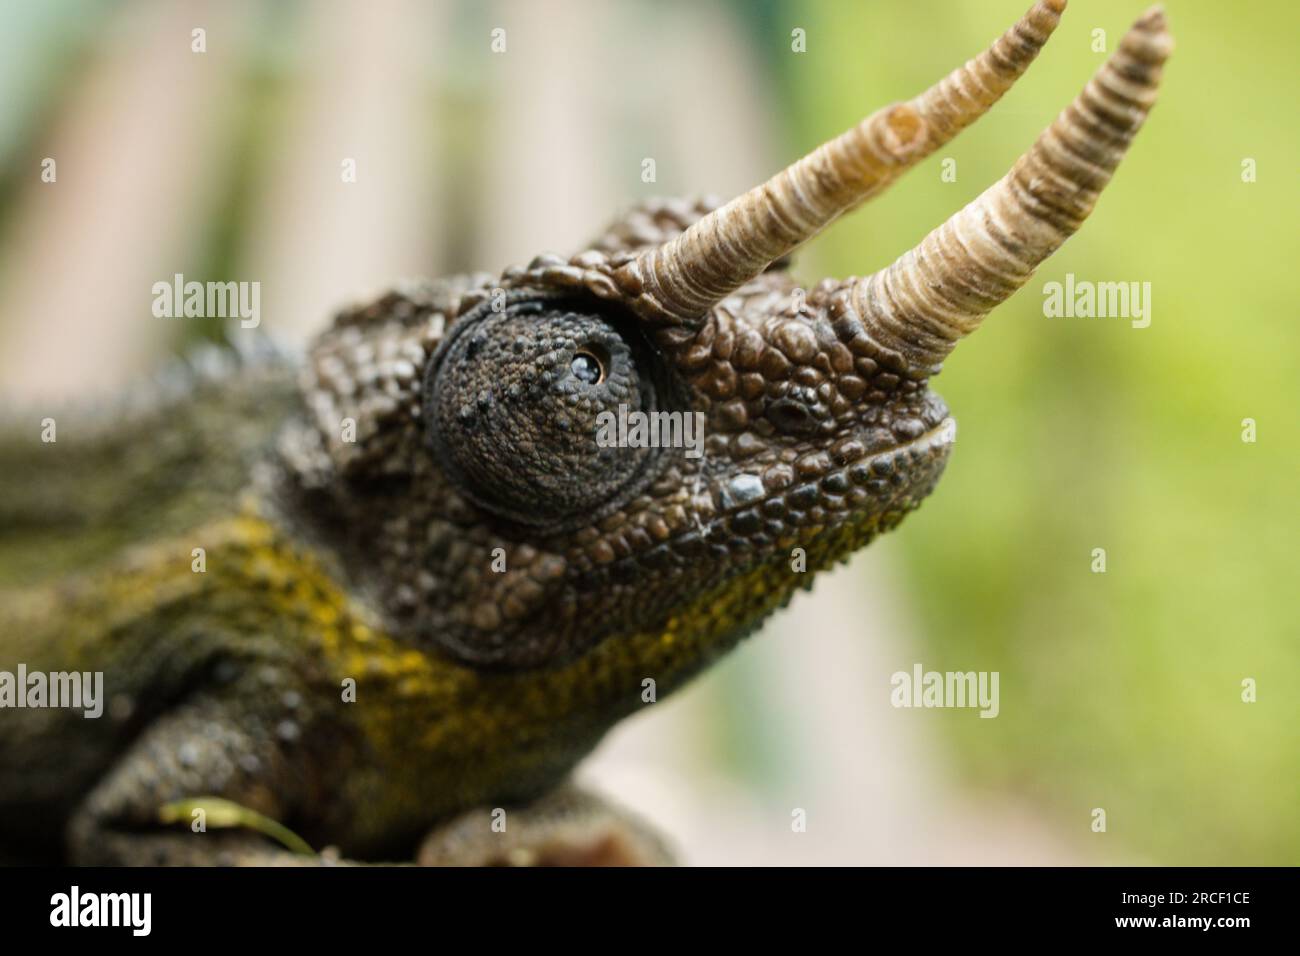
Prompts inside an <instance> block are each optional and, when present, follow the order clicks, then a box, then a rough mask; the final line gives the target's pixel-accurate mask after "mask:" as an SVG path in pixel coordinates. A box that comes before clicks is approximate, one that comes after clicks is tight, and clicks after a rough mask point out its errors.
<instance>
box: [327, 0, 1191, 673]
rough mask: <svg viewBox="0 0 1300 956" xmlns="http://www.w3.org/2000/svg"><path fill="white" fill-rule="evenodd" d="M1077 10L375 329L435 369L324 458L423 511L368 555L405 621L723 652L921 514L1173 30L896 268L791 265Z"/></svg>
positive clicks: (1111, 66) (374, 490)
mask: <svg viewBox="0 0 1300 956" xmlns="http://www.w3.org/2000/svg"><path fill="white" fill-rule="evenodd" d="M1063 8H1064V0H1040V2H1038V3H1036V4H1035V5H1034V6H1033V7H1032V8H1031V9H1030V10H1029V11H1028V12H1027V13H1026V14H1025V15H1024V17H1022V18H1021V20H1020V21H1019V22H1017V23H1016V24H1015V25H1014V26H1013V27H1012V28H1011V29H1010V30H1008V31H1007V32H1006V33H1005V34H1004V35H1003V36H1002V37H1000V38H999V39H998V40H997V41H995V42H994V43H993V44H992V46H991V47H990V48H989V49H988V50H987V51H985V52H984V53H983V54H981V55H980V56H979V57H977V58H976V59H974V60H971V61H970V62H969V63H967V64H966V65H965V66H964V67H962V68H960V69H958V70H956V71H954V72H953V73H952V74H950V75H949V76H948V77H946V78H945V79H943V80H942V81H941V82H940V83H938V84H936V85H935V86H934V87H932V88H931V89H929V90H927V91H925V92H924V93H922V94H921V95H919V96H917V97H915V98H914V99H912V100H910V101H907V102H903V103H898V104H895V105H893V106H889V107H886V108H884V109H882V110H880V111H878V112H876V113H874V114H872V115H871V116H869V117H867V118H866V119H865V120H863V121H862V122H861V123H859V124H858V125H856V126H854V127H853V128H852V129H850V130H848V131H847V132H845V133H844V134H842V135H841V136H839V137H837V138H835V139H833V140H831V141H829V142H828V143H826V144H824V145H822V146H821V147H819V148H818V149H816V150H815V151H813V152H812V153H810V154H809V155H808V156H806V157H804V158H802V159H800V160H798V161H797V162H795V163H794V164H793V165H791V166H789V167H788V168H787V169H785V170H783V171H781V172H780V173H778V174H777V175H776V176H774V177H773V178H772V179H771V180H769V181H768V182H767V183H765V184H763V185H762V186H759V187H758V188H756V189H754V190H753V191H751V192H749V193H747V194H745V195H742V196H740V197H739V198H737V199H735V200H733V201H732V202H730V203H727V204H726V205H723V206H720V207H716V208H715V207H712V206H711V205H699V204H697V205H692V204H687V203H672V202H668V203H661V204H657V205H648V206H644V207H641V208H639V209H638V210H636V211H635V212H634V213H632V214H630V215H629V216H628V217H626V218H625V219H623V220H622V221H620V222H618V223H616V224H615V225H614V226H613V227H612V228H611V229H610V230H609V231H608V232H607V233H606V234H605V235H604V236H603V237H602V238H601V239H599V240H598V241H597V242H596V243H595V244H594V245H593V246H592V247H591V248H589V249H586V250H583V251H581V252H579V253H578V254H576V255H573V256H570V257H560V256H554V255H543V256H539V257H538V258H536V259H535V260H533V262H531V263H530V264H529V265H528V266H527V267H523V268H514V269H509V270H507V271H506V273H505V274H504V275H503V276H502V277H501V279H500V280H499V281H497V282H495V283H493V282H490V281H481V282H477V283H469V284H467V286H466V288H465V289H464V290H463V291H462V292H460V293H458V294H457V295H456V296H455V297H454V301H453V300H449V302H448V304H447V306H446V308H445V309H443V310H442V311H443V313H444V315H445V319H446V321H445V322H443V321H437V322H434V321H432V320H423V319H421V314H419V313H418V312H417V313H416V314H415V315H414V317H412V316H411V315H407V316H405V317H404V318H403V319H402V320H401V321H400V322H396V323H393V322H388V323H383V322H380V323H375V324H374V326H373V328H367V327H365V326H363V327H362V328H361V329H360V330H359V331H358V330H357V329H356V328H352V329H351V331H350V333H349V334H350V335H351V336H352V337H353V338H354V339H356V338H360V339H362V340H364V339H365V338H366V336H370V338H371V339H372V341H369V342H368V344H367V346H366V348H367V352H366V354H368V355H369V356H370V357H371V358H372V359H373V358H374V356H376V355H378V354H381V353H384V352H385V350H387V352H388V353H391V354H398V353H401V354H409V355H411V356H413V357H418V358H420V359H422V362H421V363H420V364H421V366H422V367H421V368H420V369H419V370H418V371H417V372H416V374H415V375H414V376H413V377H410V376H408V377H407V378H406V379H404V380H403V382H402V383H401V384H399V385H398V386H395V387H394V388H393V389H390V390H389V394H387V395H386V396H385V397H384V400H383V401H382V402H380V403H379V412H378V413H368V414H367V413H366V412H365V409H359V413H360V414H362V415H363V416H364V427H363V428H362V429H361V433H360V434H359V435H358V440H357V443H356V444H355V445H353V446H352V447H350V448H347V447H343V446H341V445H340V444H339V443H338V442H332V443H331V444H330V449H329V450H330V455H331V457H332V459H333V462H332V465H331V468H332V472H333V474H334V475H336V476H341V477H342V479H343V480H346V481H348V482H350V483H351V486H352V488H353V489H354V491H355V490H356V489H360V491H361V492H362V493H363V494H371V495H374V496H377V497H379V496H386V497H387V499H388V500H390V501H391V500H392V499H393V496H400V498H401V501H400V502H398V501H392V504H391V506H390V507H389V508H388V511H387V513H390V514H392V515H393V516H394V517H393V519H392V520H391V522H389V523H388V524H386V525H385V527H383V528H380V529H368V530H367V533H366V534H365V535H364V538H365V540H364V541H360V542H359V544H358V546H359V547H361V548H363V550H364V551H365V554H366V558H365V560H364V561H363V562H361V563H362V565H364V568H365V571H364V572H363V573H364V574H366V575H369V576H370V577H371V579H372V580H373V584H374V587H375V588H376V589H377V590H378V592H379V593H380V594H381V595H382V600H381V602H380V603H381V604H382V606H383V607H384V608H385V610H386V613H388V614H389V615H390V616H391V618H392V625H393V627H394V628H396V629H397V630H399V631H403V630H404V631H408V632H411V633H414V634H417V635H419V636H421V637H422V638H424V639H426V640H428V641H432V642H434V643H436V644H437V645H438V646H439V647H441V648H442V649H443V650H444V651H445V652H448V653H450V654H451V655H452V656H453V657H454V658H456V659H457V660H458V661H460V662H461V663H464V664H469V665H472V666H475V667H498V668H514V669H518V668H535V667H553V666H557V665H561V664H564V663H566V662H571V661H573V660H575V659H576V658H579V657H581V656H582V655H584V654H586V653H587V652H588V651H589V650H590V649H592V648H594V647H596V646H599V645H601V644H602V643H604V642H608V641H616V640H618V639H619V638H620V637H621V636H626V635H628V634H631V633H633V632H635V633H638V634H645V633H657V634H660V635H665V634H672V633H675V631H674V628H675V627H676V625H675V624H674V623H673V622H672V621H669V620H668V618H669V617H673V616H677V617H680V616H681V615H682V614H683V613H688V614H695V615H697V618H698V620H697V621H696V622H695V623H694V624H692V630H693V631H694V632H698V633H702V634H704V635H706V638H707V639H708V640H711V641H713V642H714V644H712V645H708V646H703V647H701V649H700V651H699V653H698V654H697V656H698V657H700V658H704V659H707V658H708V657H710V656H711V655H712V653H713V649H714V646H715V645H716V646H717V647H721V646H723V645H725V643H726V640H727V639H734V638H735V637H737V636H738V635H739V634H741V633H743V632H744V631H745V630H747V629H748V628H750V627H752V626H753V625H754V624H756V623H757V621H758V619H759V618H761V616H762V615H763V614H765V613H766V612H767V611H769V610H771V609H772V608H773V607H776V606H778V605H779V604H781V603H783V602H784V601H785V600H787V599H788V598H789V596H790V594H791V593H792V592H793V591H794V589H795V588H797V587H799V586H801V585H806V584H807V582H808V581H809V580H810V579H811V576H812V575H813V573H815V572H816V571H817V570H819V569H820V568H823V567H826V566H827V565H829V564H831V563H833V562H834V561H836V560H840V559H842V558H844V557H846V556H847V555H848V554H849V553H850V552H852V551H853V550H855V549H856V548H858V547H860V546H862V545H863V544H865V543H866V542H867V541H868V540H870V538H871V537H873V536H874V535H875V534H877V533H878V532H880V531H882V530H886V529H888V528H891V527H893V526H894V525H896V524H897V523H898V522H899V521H900V520H901V519H902V517H903V516H904V515H905V514H906V513H907V512H909V511H910V510H912V509H913V508H915V507H917V505H918V504H919V503H920V501H921V500H922V499H923V498H924V497H925V496H926V495H927V494H928V493H929V492H930V490H931V489H932V488H933V486H934V484H935V482H936V481H937V480H938V477H939V475H940V474H941V472H942V470H943V467H944V464H945V462H946V460H947V457H948V454H949V452H950V450H951V447H952V443H953V440H954V437H955V426H954V423H953V421H952V419H951V418H950V417H949V414H948V410H947V408H946V406H945V405H944V403H943V401H942V400H941V399H940V398H939V397H938V396H937V395H935V394H934V393H933V392H932V391H931V390H930V388H929V382H930V379H931V378H932V377H933V376H934V375H935V374H937V373H938V372H939V371H940V368H941V365H942V363H943V361H944V359H945V358H946V357H947V356H948V354H949V353H950V352H951V351H952V350H953V348H954V347H955V346H956V344H957V342H958V341H959V340H960V339H961V338H962V337H963V336H965V335H967V334H969V333H971V332H972V331H973V330H974V329H975V328H976V327H977V326H978V325H979V324H980V322H981V320H982V319H983V317H984V316H985V315H986V314H987V313H988V312H990V311H991V310H992V309H993V308H994V307H995V306H997V305H998V304H999V303H1000V302H1002V301H1004V300H1005V299H1007V298H1008V297H1009V296H1010V295H1011V294H1012V293H1013V292H1015V291H1016V290H1017V289H1018V288H1019V287H1020V286H1021V285H1023V284H1024V283H1025V282H1026V281H1028V279H1029V277H1030V276H1031V274H1032V273H1033V271H1034V269H1035V268H1036V267H1037V265H1038V264H1039V263H1040V262H1042V261H1043V260H1044V259H1046V258H1047V257H1048V256H1049V255H1050V254H1051V253H1052V252H1054V251H1055V250H1056V249H1057V248H1058V247H1059V246H1060V245H1061V244H1062V243H1063V242H1064V241H1065V240H1066V239H1067V238H1068V237H1069V236H1070V235H1071V234H1072V233H1073V232H1074V231H1075V230H1076V229H1078V228H1079V226H1080V225H1081V224H1082V222H1083V220H1084V219H1085V218H1086V217H1087V215H1088V214H1089V213H1090V212H1091V210H1092V208H1093V205H1094V203H1095V202H1096V200H1097V198H1098V196H1099V194H1100V192H1101V190H1102V188H1103V187H1104V186H1105V185H1106V183H1107V182H1108V181H1109V179H1110V177H1111V174H1112V173H1113V172H1114V170H1115V168H1116V167H1117V165H1118V163H1119V161H1120V159H1121V157H1122V156H1123V154H1124V152H1125V150H1126V149H1127V147H1128V145H1129V143H1130V142H1131V140H1132V138H1133V137H1134V135H1135V134H1136V132H1137V130H1138V128H1139V127H1140V126H1141V125H1142V123H1143V121H1144V119H1145V117H1146V115H1147V112H1148V110H1149V109H1150V108H1151V106H1152V105H1153V103H1154V101H1155V95H1156V87H1157V84H1158V81H1159V77H1160V73H1161V66H1162V64H1163V62H1164V60H1165V58H1166V56H1167V55H1168V53H1169V51H1170V49H1171V46H1172V41H1171V40H1170V38H1169V35H1168V33H1167V32H1166V27H1165V21H1164V16H1163V14H1162V12H1161V11H1160V10H1159V8H1154V9H1152V10H1151V11H1148V12H1147V13H1146V14H1145V15H1143V17H1141V18H1140V19H1139V20H1138V21H1137V23H1136V24H1135V25H1134V26H1133V28H1132V29H1131V30H1130V31H1129V32H1128V34H1127V35H1126V36H1125V37H1124V38H1123V40H1122V41H1121V44H1120V46H1119V48H1118V49H1117V50H1116V51H1115V53H1114V54H1113V55H1112V56H1111V57H1110V59H1109V60H1108V61H1107V62H1106V63H1105V64H1103V66H1102V67H1101V68H1100V69H1099V70H1098V72H1097V73H1096V75H1095V76H1094V77H1093V78H1092V80H1091V81H1090V82H1089V84H1088V85H1087V87H1086V88H1085V89H1084V90H1083V92H1082V93H1081V94H1080V95H1079V96H1078V98H1077V99H1076V100H1075V101H1074V102H1073V103H1072V104H1071V105H1070V106H1069V107H1068V108H1067V109H1066V110H1065V111H1064V112H1063V113H1061V115H1060V116H1059V117H1058V118H1057V119H1056V121H1055V122H1054V123H1053V124H1052V125H1051V126H1050V127H1049V128H1048V129H1047V130H1046V131H1044V133H1043V134H1042V135H1041V136H1040V137H1039V139H1038V141H1037V142H1036V143H1035V144H1034V145H1033V146H1032V148H1031V149H1030V150H1029V151H1028V152H1027V153H1026V154H1025V155H1024V156H1022V157H1021V158H1020V160H1019V161H1018V162H1017V163H1016V164H1015V165H1014V167H1013V168H1012V169H1011V171H1010V172H1009V173H1008V174H1007V175H1006V176H1005V177H1004V178H1003V179H1002V180H1000V181H999V182H997V183H996V184H994V185H993V186H992V187H991V188H990V189H988V190H987V191H986V192H985V193H984V194H983V195H981V196H979V197H978V198H977V199H975V200H974V201H973V202H972V203H971V204H970V205H968V206H967V207H966V208H965V209H963V210H961V211H960V212H958V213H957V214H956V215H954V216H953V217H952V218H951V219H949V220H948V221H947V222H946V223H945V224H943V225H942V226H940V227H939V228H938V229H936V230H934V231H933V232H931V233H930V234H929V235H928V236H927V237H926V238H925V239H923V240H922V241H921V243H920V244H919V245H918V246H917V247H916V248H914V249H912V250H911V251H909V252H907V253H905V254H904V255H903V256H902V257H900V258H899V259H898V260H897V261H896V262H894V263H893V264H892V265H890V266H888V267H886V268H884V269H882V270H881V271H879V272H877V273H875V274H874V275H870V276H866V277H851V278H847V279H843V280H831V279H828V280H823V281H822V282H820V283H817V284H816V285H813V286H811V287H807V288H805V287H802V286H800V285H798V284H797V283H796V282H795V281H794V280H793V279H792V278H791V277H790V276H789V274H788V273H787V271H786V270H785V257H786V256H787V255H788V254H789V253H790V252H791V251H792V250H793V249H795V248H796V247H797V246H798V245H800V244H801V243H803V242H804V241H806V240H807V239H809V238H811V237H812V236H813V235H815V234H816V233H818V232H819V231H820V230H822V229H823V228H825V227H826V226H827V225H829V224H830V223H832V222H833V221H834V220H835V219H836V218H837V217H838V216H840V215H841V214H843V213H845V212H847V211H849V210H852V209H854V208H855V207H857V206H858V205H859V204H861V203H862V202H863V201H864V200H866V199H868V198H870V197H872V196H873V195H875V194H876V193H878V192H880V191H881V190H882V189H884V188H885V187H886V186H888V185H889V184H890V183H891V182H892V181H893V180H894V179H896V178H897V177H898V176H900V175H901V174H902V173H903V172H904V171H906V170H907V169H908V168H910V167H911V166H914V165H915V164H917V163H918V162H919V161H920V160H922V159H923V158H925V157H926V156H928V155H930V154H931V153H933V152H934V150H936V149H938V148H939V147H940V146H942V145H943V144H944V143H946V142H947V141H948V140H949V139H951V138H952V137H953V136H955V135H956V134H957V133H958V132H960V130H961V129H963V128H964V127H965V126H966V125H968V124H969V123H971V122H973V121H974V120H975V119H977V118H978V117H979V116H980V115H982V114H983V113H984V112H985V111H987V110H988V109H989V108H990V107H991V106H992V105H993V103H995V102H996V101H997V99H998V98H999V97H1000V96H1001V95H1002V94H1003V93H1004V92H1005V91H1006V90H1007V89H1009V88H1010V86H1011V85H1012V84H1013V83H1014V82H1015V80H1016V79H1017V78H1018V77H1019V76H1020V75H1021V74H1022V73H1023V72H1024V71H1025V69H1026V68H1027V67H1028V66H1029V64H1030V63H1031V62H1032V60H1033V59H1034V57H1035V56H1036V55H1037V53H1038V51H1039V50H1040V48H1041V47H1042V45H1043V43H1044V42H1045V41H1046V40H1047V38H1048V36H1049V35H1050V33H1051V31H1052V30H1053V29H1054V28H1055V26H1056V24H1057V22H1058V19H1059V16H1060V14H1061V11H1062V10H1063ZM338 335H339V331H338V330H337V329H336V330H334V331H333V332H331V333H329V334H327V335H326V336H325V338H324V339H323V340H322V344H321V345H320V346H319V347H318V350H317V353H316V355H315V369H316V372H317V376H316V385H317V388H318V390H319V391H324V392H326V393H329V394H330V396H331V397H330V398H328V400H326V401H325V404H324V405H323V406H321V407H318V408H317V412H318V420H319V422H320V424H321V428H322V431H324V430H325V429H326V427H327V425H328V426H329V427H334V426H335V425H336V423H337V421H338V418H339V415H340V406H346V405H347V403H348V401H349V398H348V390H347V389H341V388H334V389H333V390H332V391H331V390H330V389H328V388H324V386H323V385H322V382H326V384H328V383H327V381H326V380H327V379H329V378H330V377H331V376H332V377H333V378H335V379H337V378H339V377H340V376H339V375H338V374H337V369H336V366H338V365H339V363H341V362H344V361H347V359H346V358H345V357H344V353H343V351H342V350H341V349H340V348H339V347H338V342H339V338H338ZM381 340H382V341H381ZM385 342H387V344H385ZM393 342H396V343H397V344H392V343H393ZM403 350H405V351H403ZM347 354H349V355H352V354H355V349H353V350H352V351H351V352H349V353H347ZM331 369H334V370H335V371H333V372H330V373H329V375H327V374H325V372H326V371H329V370H331ZM322 370H325V371H322ZM353 377H355V376H353ZM352 392H353V394H354V398H353V399H352V401H353V402H354V403H355V402H356V401H360V399H356V398H355V394H357V390H356V389H355V388H353V389H352ZM318 404H319V403H318ZM365 513H369V514H374V513H375V511H374V510H371V511H369V512H365ZM800 572H803V573H800ZM683 609H691V610H687V611H683ZM683 630H685V629H683Z"/></svg>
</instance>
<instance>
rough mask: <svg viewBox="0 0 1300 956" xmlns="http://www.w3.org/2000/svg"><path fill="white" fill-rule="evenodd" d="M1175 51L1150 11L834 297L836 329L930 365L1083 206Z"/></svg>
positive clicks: (921, 368) (1101, 183) (1086, 208)
mask: <svg viewBox="0 0 1300 956" xmlns="http://www.w3.org/2000/svg"><path fill="white" fill-rule="evenodd" d="M1172 49H1173V38H1172V37H1170V35H1169V32H1168V28H1167V25H1166V23H1165V16H1164V12H1163V10H1162V9H1161V8H1160V7H1158V6H1157V7H1152V8H1151V9H1150V10H1148V11H1147V12H1146V13H1145V14H1143V15H1142V17H1141V18H1139V19H1138V21H1137V22H1136V23H1135V24H1134V25H1133V27H1132V28H1131V29H1130V30H1129V32H1128V33H1127V34H1126V35H1125V36H1124V38H1123V40H1121V41H1120V46H1119V49H1118V50H1116V51H1115V53H1114V55H1113V56H1111V57H1110V59H1109V60H1107V61H1106V62H1105V63H1104V64H1102V66H1101V68H1100V69H1099V70H1098V71H1097V73H1096V74H1095V75H1094V76H1093V78H1092V80H1091V81H1090V82H1089V83H1088V85H1087V86H1086V87H1084V89H1083V92H1082V93H1080V94H1079V96H1078V97H1077V98H1076V99H1075V101H1074V102H1073V103H1072V104H1071V105H1070V106H1069V107H1068V108H1067V109H1066V110H1065V111H1064V112H1063V113H1061V115H1060V116H1059V117H1057V119H1056V121H1055V122H1054V123H1053V124H1052V125H1051V126H1049V127H1048V128H1047V129H1046V130H1044V131H1043V133H1042V135H1041V136H1039V137H1038V141H1037V142H1035V143H1034V145H1033V147H1032V148H1031V149H1030V150H1029V152H1027V153H1026V154H1025V155H1024V156H1022V157H1020V159H1019V160H1018V161H1017V162H1016V164H1015V166H1013V167H1012V169H1011V171H1010V172H1009V173H1007V175H1006V176H1005V177H1003V178H1002V179H1001V180H1000V181H999V182H997V183H996V184H994V185H993V186H992V187H991V188H989V189H988V190H986V191H985V192H984V193H983V194H982V195H981V196H979V197H978V198H977V199H975V201H974V202H972V203H971V204H970V205H968V206H967V207H966V208H965V209H963V210H962V211H961V212H959V213H957V214H956V215H955V216H953V217H952V218H951V219H949V220H948V221H947V222H946V223H944V224H943V225H942V226H940V227H939V228H938V229H936V230H934V231H933V232H931V233H930V234H929V235H928V236H926V237H925V238H924V239H923V240H921V243H920V245H918V246H917V247H916V248H914V249H912V250H911V251H910V252H907V253H905V254H904V255H903V256H902V257H901V258H900V259H899V260H898V261H897V262H895V263H894V264H893V265H891V266H889V267H888V268H886V269H883V270H881V271H880V272H877V273H875V274H874V275H871V276H868V277H866V278H855V279H849V280H846V281H845V282H844V284H843V285H841V287H840V288H839V289H837V290H836V291H835V292H834V293H833V298H832V306H831V309H832V317H833V320H834V322H835V324H836V328H837V332H839V333H840V334H841V335H847V336H848V337H854V336H856V335H860V334H863V333H865V334H866V335H867V336H869V337H870V338H871V339H872V340H873V341H874V342H875V343H876V344H877V345H879V346H882V347H884V348H886V349H891V350H893V351H896V352H898V353H900V354H901V355H902V356H903V358H904V359H906V361H907V363H908V365H909V367H911V368H913V369H915V370H916V371H918V372H922V373H925V374H933V373H935V372H937V371H938V370H939V368H940V364H941V363H942V362H943V359H944V358H945V357H946V356H947V355H948V353H949V352H951V351H952V350H953V348H954V347H955V346H956V344H957V341H958V340H959V339H961V338H962V337H963V336H965V335H969V334H970V333H971V332H973V331H974V330H975V329H976V328H977V327H978V326H979V324H980V321H981V320H982V319H983V318H984V316H985V315H987V314H988V313H989V311H991V310H992V309H993V308H994V307H995V306H997V305H998V304H999V303H1001V302H1003V301H1005V300H1006V299H1008V298H1009V297H1010V296H1011V294H1012V293H1014V292H1015V291H1016V290H1017V289H1019V288H1020V287H1021V286H1022V285H1024V284H1025V282H1027V281H1028V279H1029V277H1030V275H1032V274H1033V271H1034V269H1035V268H1037V266H1038V264H1039V263H1041V262H1042V261H1043V260H1044V259H1046V258H1047V257H1048V256H1050V255H1051V254H1052V253H1053V252H1055V251H1056V250H1057V249H1058V248H1059V247H1060V246H1061V244H1062V243H1063V242H1065V240H1066V239H1068V238H1069V237H1070V236H1071V235H1073V234H1074V232H1075V230H1076V229H1078V228H1079V226H1080V225H1082V224H1083V221H1084V220H1085V219H1086V218H1087V217H1088V214H1089V213H1090V212H1092V208H1093V205H1094V204H1095V203H1096V202H1097V198H1098V196H1100V194H1101V191H1102V189H1103V188H1105V186H1106V184H1107V183H1108V182H1109V181H1110V178H1111V175H1112V174H1113V173H1114V172H1115V168H1116V167H1117V166H1118V165H1119V162H1120V160H1121V159H1122V158H1123V156H1124V153H1125V151H1126V150H1127V149H1128V146H1129V144H1130V143H1131V142H1132V141H1133V137H1134V136H1136V135H1137V131H1138V130H1139V129H1140V128H1141V126H1142V123H1143V121H1144V120H1145V119H1146V117H1147V113H1148V112H1149V111H1150V110H1151V107H1152V106H1153V105H1155V101H1156V92H1157V86H1158V85H1159V82H1160V74H1161V71H1162V66H1163V64H1164V62H1165V59H1166V58H1167V57H1168V56H1169V53H1170V51H1171V50H1172Z"/></svg>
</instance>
